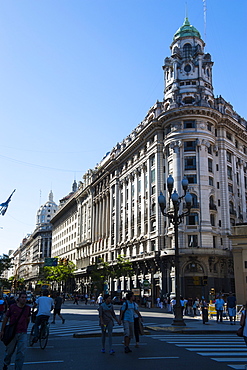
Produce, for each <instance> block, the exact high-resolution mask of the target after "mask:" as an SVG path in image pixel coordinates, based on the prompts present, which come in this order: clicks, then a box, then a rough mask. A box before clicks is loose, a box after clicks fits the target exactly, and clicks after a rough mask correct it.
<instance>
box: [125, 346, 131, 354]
mask: <svg viewBox="0 0 247 370" xmlns="http://www.w3.org/2000/svg"><path fill="white" fill-rule="evenodd" d="M124 352H125V353H129V352H132V351H131V349H130V348H129V347H125V348H124Z"/></svg>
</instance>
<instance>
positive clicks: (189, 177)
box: [186, 175, 197, 184]
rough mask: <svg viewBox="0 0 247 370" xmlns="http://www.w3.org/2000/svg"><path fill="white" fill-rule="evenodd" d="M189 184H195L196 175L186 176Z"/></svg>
mask: <svg viewBox="0 0 247 370" xmlns="http://www.w3.org/2000/svg"><path fill="white" fill-rule="evenodd" d="M186 177H187V180H188V182H189V184H197V176H196V175H186Z"/></svg>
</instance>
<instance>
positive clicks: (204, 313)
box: [201, 298, 208, 324]
mask: <svg viewBox="0 0 247 370" xmlns="http://www.w3.org/2000/svg"><path fill="white" fill-rule="evenodd" d="M201 312H202V323H203V324H206V322H208V304H207V301H206V299H205V298H202V301H201Z"/></svg>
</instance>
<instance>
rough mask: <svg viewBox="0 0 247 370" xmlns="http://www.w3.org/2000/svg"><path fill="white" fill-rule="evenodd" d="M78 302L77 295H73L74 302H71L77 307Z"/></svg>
mask: <svg viewBox="0 0 247 370" xmlns="http://www.w3.org/2000/svg"><path fill="white" fill-rule="evenodd" d="M78 301H79V298H78V295H77V294H75V295H74V302H73V304H77V305H78Z"/></svg>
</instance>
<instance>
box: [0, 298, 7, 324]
mask: <svg viewBox="0 0 247 370" xmlns="http://www.w3.org/2000/svg"><path fill="white" fill-rule="evenodd" d="M5 311H6V302H5V300H4V298H3V297H2V296H1V297H0V321H2V320H3V315H4V312H5Z"/></svg>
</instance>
